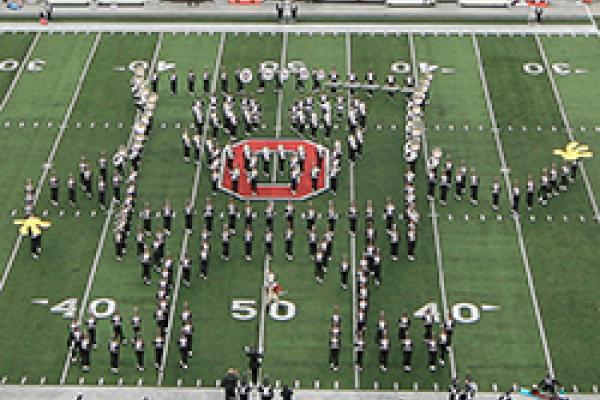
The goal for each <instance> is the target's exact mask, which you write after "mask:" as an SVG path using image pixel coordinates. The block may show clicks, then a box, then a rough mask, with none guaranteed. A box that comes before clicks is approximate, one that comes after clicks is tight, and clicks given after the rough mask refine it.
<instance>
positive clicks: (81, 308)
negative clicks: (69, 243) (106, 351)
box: [60, 201, 115, 385]
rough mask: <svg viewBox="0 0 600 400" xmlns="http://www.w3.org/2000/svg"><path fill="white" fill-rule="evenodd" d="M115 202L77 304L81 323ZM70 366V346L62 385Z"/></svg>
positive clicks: (110, 209)
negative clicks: (79, 301) (79, 302)
mask: <svg viewBox="0 0 600 400" xmlns="http://www.w3.org/2000/svg"><path fill="white" fill-rule="evenodd" d="M114 210H115V203H114V202H112V201H111V203H110V207H109V208H108V213H107V214H106V219H105V220H104V225H103V227H102V233H101V234H100V239H99V240H98V245H97V246H96V254H95V255H94V261H93V262H92V268H91V269H90V274H89V275H88V280H87V284H86V285H85V290H84V292H83V297H82V299H81V304H80V305H79V314H78V315H77V321H78V322H79V323H80V324H81V322H82V321H83V317H84V315H85V311H86V308H87V303H88V300H89V298H90V293H91V292H92V285H93V283H94V279H95V278H96V271H97V270H98V264H99V263H100V257H101V256H102V249H103V248H104V242H105V241H106V235H107V233H108V227H109V226H110V221H111V218H112V216H113V214H114ZM70 367H71V348H70V347H69V349H68V350H67V357H66V358H65V364H64V366H63V370H62V374H61V376H60V384H61V385H64V384H65V381H66V380H67V376H68V374H69V368H70Z"/></svg>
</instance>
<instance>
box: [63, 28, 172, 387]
mask: <svg viewBox="0 0 600 400" xmlns="http://www.w3.org/2000/svg"><path fill="white" fill-rule="evenodd" d="M162 38H163V35H162V33H161V34H159V36H158V40H157V41H156V47H155V49H154V54H153V57H152V61H151V63H150V69H149V70H148V76H150V74H152V72H153V71H154V68H156V62H157V60H158V53H159V52H160V48H161V45H162ZM134 134H135V130H134V128H133V127H132V128H131V131H130V133H129V137H128V139H127V146H128V147H129V145H130V144H131V141H132V140H133V136H134ZM114 209H115V202H114V201H111V203H110V207H109V209H108V213H107V214H106V218H105V220H104V225H103V227H102V232H101V234H100V239H99V240H98V246H97V247H96V254H95V255H94V261H93V262H92V267H91V269H90V274H89V276H88V281H87V284H86V287H85V290H84V292H83V297H82V298H81V303H80V305H79V314H78V318H77V320H78V322H79V324H81V323H82V322H83V317H84V316H85V312H86V309H87V306H88V305H87V304H88V301H89V298H90V294H91V292H92V287H93V284H94V280H95V279H96V272H97V271H98V265H99V264H100V258H101V257H102V252H103V250H104V242H105V241H106V236H107V235H108V228H109V226H110V222H111V220H112V217H113V215H114ZM70 354H71V349H69V350H68V351H67V357H66V359H65V365H64V367H63V371H62V374H61V377H60V384H61V385H63V384H64V383H65V381H66V379H67V377H68V375H69V369H70V367H71V357H70Z"/></svg>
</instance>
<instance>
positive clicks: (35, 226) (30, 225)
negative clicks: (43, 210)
mask: <svg viewBox="0 0 600 400" xmlns="http://www.w3.org/2000/svg"><path fill="white" fill-rule="evenodd" d="M14 224H15V225H21V227H20V228H19V232H20V233H21V235H23V236H28V235H29V233H30V232H31V233H35V234H36V235H40V234H41V233H42V229H41V228H49V227H50V225H52V224H51V223H50V221H42V220H41V219H40V218H38V217H35V216H31V217H29V218H27V219H15V220H14Z"/></svg>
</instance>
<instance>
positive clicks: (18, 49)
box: [0, 34, 34, 99]
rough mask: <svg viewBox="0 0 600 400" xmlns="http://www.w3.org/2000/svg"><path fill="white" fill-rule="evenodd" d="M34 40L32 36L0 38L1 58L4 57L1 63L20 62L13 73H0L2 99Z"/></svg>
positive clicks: (3, 36)
mask: <svg viewBox="0 0 600 400" xmlns="http://www.w3.org/2000/svg"><path fill="white" fill-rule="evenodd" d="M33 38H34V35H32V34H17V35H12V36H8V35H2V36H0V48H1V49H2V53H0V54H1V56H0V57H2V60H1V61H4V62H6V61H9V60H13V61H18V66H17V68H16V69H14V70H12V71H2V72H0V93H1V94H2V99H4V96H5V95H6V93H7V90H8V88H9V86H10V84H11V82H12V81H13V78H14V77H15V75H16V74H17V71H18V70H19V68H20V66H21V63H22V62H23V59H24V58H25V54H26V53H27V50H28V49H29V47H30V45H31V42H32V41H33Z"/></svg>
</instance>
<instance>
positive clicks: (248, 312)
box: [231, 299, 296, 321]
mask: <svg viewBox="0 0 600 400" xmlns="http://www.w3.org/2000/svg"><path fill="white" fill-rule="evenodd" d="M257 314H258V312H257V311H256V300H252V299H246V300H232V301H231V316H232V317H233V319H235V320H237V321H250V320H253V319H254V318H256V315H257ZM295 316H296V305H295V304H294V303H292V302H290V301H286V300H280V301H278V302H277V303H273V304H270V305H269V317H271V319H272V320H275V321H289V320H291V319H292V318H294V317H295Z"/></svg>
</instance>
